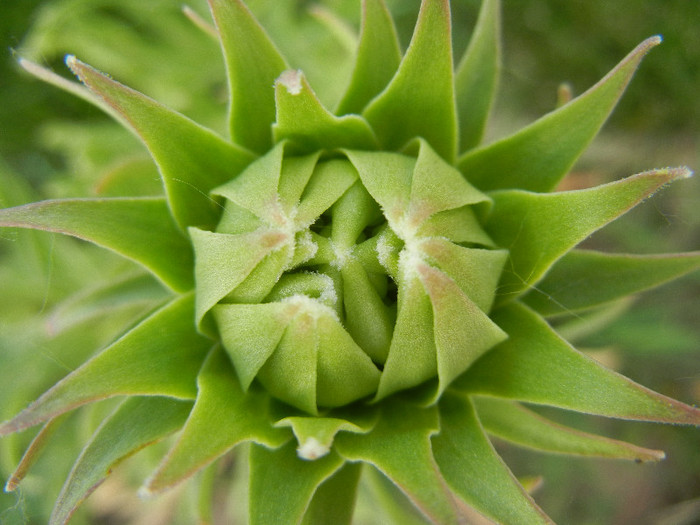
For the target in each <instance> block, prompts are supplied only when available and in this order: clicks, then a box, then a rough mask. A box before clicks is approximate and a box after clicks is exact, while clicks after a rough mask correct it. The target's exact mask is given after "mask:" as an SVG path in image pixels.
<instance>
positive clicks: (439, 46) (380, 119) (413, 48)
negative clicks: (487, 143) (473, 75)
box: [363, 0, 457, 163]
mask: <svg viewBox="0 0 700 525" xmlns="http://www.w3.org/2000/svg"><path fill="white" fill-rule="evenodd" d="M451 39H452V32H451V27H450V5H449V2H448V1H447V0H423V2H422V3H421V9H420V13H419V14H418V22H417V23H416V29H415V31H414V33H413V38H412V40H411V43H410V44H409V46H408V49H407V51H406V55H405V56H404V57H403V60H402V61H401V64H400V65H399V69H398V71H397V72H396V75H394V78H393V79H392V80H391V83H390V84H389V85H388V86H387V88H386V89H385V90H384V91H383V92H382V93H380V94H379V95H377V97H376V98H374V99H373V100H372V101H371V102H370V103H369V105H368V106H367V108H366V109H365V111H364V113H363V115H364V116H365V117H366V118H367V120H368V121H369V123H370V124H371V125H372V128H373V129H374V131H375V132H376V133H377V137H378V138H379V141H380V143H381V144H382V146H383V147H385V148H388V149H392V150H399V149H401V148H402V147H403V146H404V145H405V144H406V143H407V142H409V141H410V140H411V139H414V138H416V137H423V138H424V139H425V140H427V141H428V142H429V143H430V145H431V146H432V147H433V149H434V150H435V151H436V152H438V153H439V154H440V156H442V158H444V159H445V160H446V161H447V162H449V163H452V162H453V161H454V159H455V156H456V153H457V152H456V150H457V117H456V108H455V93H454V78H453V69H452V40H451Z"/></svg>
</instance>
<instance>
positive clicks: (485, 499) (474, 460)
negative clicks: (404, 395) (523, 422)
mask: <svg viewBox="0 0 700 525" xmlns="http://www.w3.org/2000/svg"><path fill="white" fill-rule="evenodd" d="M439 408H440V433H439V434H438V435H436V436H433V439H432V441H433V453H434V454H435V461H436V462H437V464H438V465H439V467H440V472H441V473H442V475H443V476H444V477H445V481H447V484H448V485H449V486H450V488H451V489H452V490H453V491H455V492H456V493H457V494H458V495H459V497H461V498H462V499H464V501H466V502H467V503H468V504H469V505H471V506H473V507H474V508H475V509H477V510H478V511H479V512H481V513H482V514H484V515H485V516H487V517H489V518H491V519H493V520H495V521H496V522H497V523H528V524H530V523H532V524H536V523H553V522H552V521H551V520H550V519H549V518H548V517H547V516H546V515H545V514H544V512H542V510H541V509H540V508H539V507H538V506H537V505H536V504H535V502H534V501H533V500H532V498H530V496H528V494H527V493H526V492H525V490H524V489H523V487H522V486H521V485H520V484H519V483H518V481H517V480H516V479H515V477H514V476H513V474H512V473H511V472H510V470H509V469H508V467H507V466H506V465H505V463H503V460H502V459H501V458H500V457H499V456H498V454H497V453H496V451H495V450H494V448H493V446H492V445H491V443H490V442H489V440H488V438H487V437H486V435H485V434H484V430H483V428H482V427H481V425H480V424H479V421H478V419H477V417H476V414H475V412H474V407H473V406H472V404H471V402H470V401H469V400H468V399H467V398H466V397H461V396H457V395H455V394H451V393H448V394H445V395H444V396H442V398H441V399H440V404H439Z"/></svg>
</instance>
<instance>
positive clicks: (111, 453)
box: [49, 397, 192, 525]
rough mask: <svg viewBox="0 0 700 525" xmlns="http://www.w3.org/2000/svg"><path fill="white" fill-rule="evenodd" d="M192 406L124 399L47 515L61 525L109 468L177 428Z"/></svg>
mask: <svg viewBox="0 0 700 525" xmlns="http://www.w3.org/2000/svg"><path fill="white" fill-rule="evenodd" d="M191 408H192V403H189V402H183V401H176V400H174V399H169V398H163V397H136V398H132V399H127V400H126V401H124V403H122V404H121V405H120V406H119V408H117V410H116V411H115V412H114V413H113V414H112V415H111V416H110V417H109V418H107V419H106V420H105V421H104V423H102V425H100V427H99V428H98V429H97V431H96V432H95V434H94V435H93V436H92V438H91V439H90V442H89V443H88V444H87V446H86V447H85V448H84V449H83V452H82V453H81V454H80V457H79V458H78V460H77V461H76V462H75V465H74V466H73V470H72V471H71V473H70V475H69V476H68V479H67V480H66V483H65V484H64V485H63V489H62V490H61V494H60V495H59V496H58V500H57V501H56V505H55V507H54V509H53V512H52V514H51V519H50V521H49V523H50V525H64V524H65V523H67V522H68V520H69V519H70V517H71V515H72V514H73V512H74V511H75V509H76V508H77V507H78V506H79V505H80V504H81V503H82V502H83V500H84V499H85V498H87V497H88V495H89V494H90V493H91V492H92V491H93V490H95V489H96V488H97V486H98V485H99V484H100V483H102V482H103V481H104V479H105V478H106V477H107V476H108V475H109V473H110V472H111V470H112V468H113V467H114V466H115V465H116V464H117V463H119V462H121V461H122V460H124V459H125V458H127V457H129V456H131V455H132V454H134V453H136V452H138V451H139V450H140V449H142V448H144V447H146V446H148V445H150V444H152V443H153V442H155V441H159V440H161V439H163V438H164V437H165V436H167V435H168V434H171V433H173V432H175V431H177V430H179V429H180V427H181V426H182V424H183V423H184V422H185V419H186V418H187V414H188V413H189V412H190V409H191Z"/></svg>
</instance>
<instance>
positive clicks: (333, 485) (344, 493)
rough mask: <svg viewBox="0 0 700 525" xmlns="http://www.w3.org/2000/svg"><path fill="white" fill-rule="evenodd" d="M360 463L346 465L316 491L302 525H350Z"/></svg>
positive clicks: (360, 467)
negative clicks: (326, 524) (329, 524)
mask: <svg viewBox="0 0 700 525" xmlns="http://www.w3.org/2000/svg"><path fill="white" fill-rule="evenodd" d="M361 471H362V464H361V463H346V464H345V465H343V466H342V467H341V468H340V469H339V470H338V471H337V472H336V473H335V474H333V475H332V476H331V477H330V478H328V479H327V480H326V481H324V482H323V483H321V484H320V485H319V487H318V489H316V493H315V494H314V497H313V499H312V500H311V504H310V505H309V508H308V509H307V510H306V514H305V515H304V520H303V521H302V522H301V523H302V525H318V524H320V523H332V524H333V525H350V524H351V523H352V516H353V511H354V510H355V496H356V493H357V484H358V482H359V481H360V472H361Z"/></svg>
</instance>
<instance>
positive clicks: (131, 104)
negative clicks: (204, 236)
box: [66, 57, 254, 229]
mask: <svg viewBox="0 0 700 525" xmlns="http://www.w3.org/2000/svg"><path fill="white" fill-rule="evenodd" d="M66 62H67V63H68V65H69V66H70V68H71V69H72V70H73V72H74V73H75V74H76V75H78V77H79V78H80V80H82V81H83V82H84V83H85V84H86V85H87V86H88V87H89V88H90V89H91V90H93V91H94V92H96V93H97V94H98V95H100V96H101V97H103V98H104V99H105V101H106V102H107V103H108V104H109V105H110V106H112V107H113V108H114V109H115V110H116V111H118V112H119V113H120V114H122V115H123V116H124V118H125V119H126V120H127V121H129V123H130V124H131V126H133V128H134V129H135V130H136V132H137V133H138V134H139V136H140V137H141V139H142V140H143V142H144V143H145V145H146V147H147V148H148V151H149V152H150V153H151V155H152V156H153V159H154V160H155V162H156V164H158V167H159V168H160V172H161V176H162V178H163V183H164V185H165V191H166V194H167V196H168V202H169V204H170V209H171V211H172V213H173V216H174V217H175V219H176V221H177V223H178V224H179V225H180V227H181V228H183V229H184V228H185V227H187V226H210V227H211V226H214V224H215V222H216V220H217V217H218V215H219V214H220V208H219V207H218V205H217V203H216V202H215V201H213V200H212V199H211V198H210V197H209V195H208V194H209V191H210V190H211V189H212V188H214V187H216V186H218V185H220V184H223V183H224V182H226V181H227V180H229V179H231V178H233V177H235V176H236V175H237V174H238V173H239V172H240V171H241V170H242V169H243V168H244V167H245V166H246V165H247V164H248V163H249V162H251V161H252V160H253V158H254V157H253V154H252V153H250V152H248V151H246V150H245V149H243V148H241V147H239V146H236V145H234V144H231V143H230V142H227V141H225V140H224V139H222V138H221V137H219V136H218V135H216V134H215V133H213V132H212V131H210V130H208V129H206V128H204V127H202V126H200V125H199V124H197V123H195V122H193V121H192V120H190V119H188V118H187V117H185V116H184V115H181V114H179V113H176V112H174V111H172V110H170V109H168V108H166V107H165V106H162V105H161V104H159V103H158V102H155V101H154V100H152V99H150V98H148V97H146V96H145V95H143V94H141V93H139V92H137V91H134V90H133V89H131V88H128V87H126V86H124V85H122V84H119V83H118V82H116V81H114V80H112V79H110V78H109V77H107V76H106V75H103V74H102V73H100V72H98V71H97V70H95V69H93V68H91V67H90V66H88V65H86V64H83V63H82V62H80V61H78V60H76V59H75V57H69V58H67V59H66Z"/></svg>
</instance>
